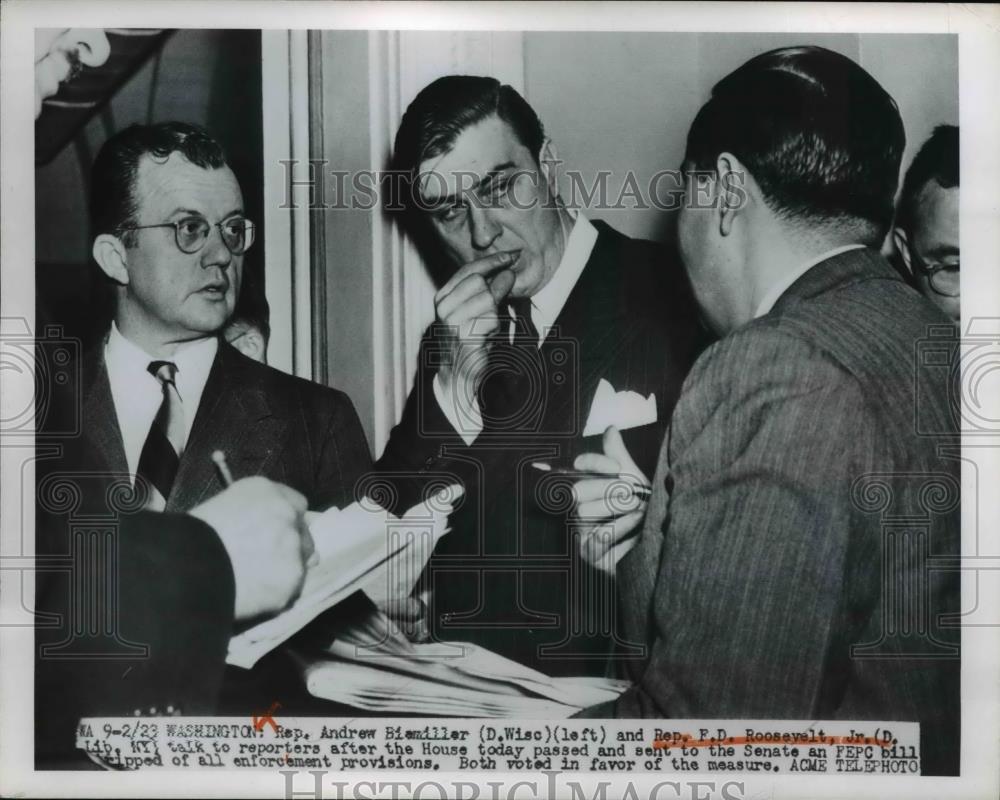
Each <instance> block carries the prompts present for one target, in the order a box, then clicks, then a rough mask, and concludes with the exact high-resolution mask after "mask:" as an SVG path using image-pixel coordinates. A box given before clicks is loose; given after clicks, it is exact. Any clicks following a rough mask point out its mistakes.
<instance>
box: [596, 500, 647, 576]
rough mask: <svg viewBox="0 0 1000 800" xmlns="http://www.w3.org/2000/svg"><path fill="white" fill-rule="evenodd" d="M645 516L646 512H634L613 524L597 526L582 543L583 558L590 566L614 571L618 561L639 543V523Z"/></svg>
mask: <svg viewBox="0 0 1000 800" xmlns="http://www.w3.org/2000/svg"><path fill="white" fill-rule="evenodd" d="M644 515H645V512H644V511H633V512H632V513H630V514H626V515H625V516H622V517H619V518H618V519H616V520H614V521H613V522H608V523H604V524H601V525H595V526H594V527H593V528H591V529H590V530H589V531H588V532H587V533H586V534H585V535H584V537H583V538H582V539H581V541H580V555H581V557H582V558H583V559H584V561H586V562H587V563H588V564H591V565H593V566H595V567H599V568H601V569H604V570H605V571H613V568H614V566H615V565H616V564H617V563H618V561H619V560H620V559H621V558H622V557H624V556H625V554H626V553H628V551H629V550H631V549H632V548H633V547H635V545H636V542H638V541H639V536H638V531H639V523H640V522H641V521H642V518H643V516H644ZM609 568H610V570H609Z"/></svg>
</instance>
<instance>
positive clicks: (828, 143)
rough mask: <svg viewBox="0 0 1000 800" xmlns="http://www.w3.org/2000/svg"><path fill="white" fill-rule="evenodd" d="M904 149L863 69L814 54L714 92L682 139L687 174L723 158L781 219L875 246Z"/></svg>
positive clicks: (732, 78)
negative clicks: (745, 175) (731, 159)
mask: <svg viewBox="0 0 1000 800" xmlns="http://www.w3.org/2000/svg"><path fill="white" fill-rule="evenodd" d="M905 141H906V139H905V135H904V132H903V122H902V119H901V118H900V116H899V110H898V108H897V106H896V103H895V101H894V100H893V99H892V97H891V96H890V95H889V94H888V93H887V92H886V91H885V90H884V89H883V88H882V87H881V86H880V85H879V84H878V82H877V81H876V80H875V79H874V78H872V76H871V75H869V74H868V73H867V72H865V70H864V69H862V68H861V67H860V66H858V65H857V64H856V63H854V62H853V61H851V59H849V58H847V57H846V56H842V55H840V54H839V53H835V52H833V51H831V50H827V49H825V48H822V47H813V46H802V47H786V48H781V49H778V50H772V51H770V52H767V53H763V54H762V55H759V56H757V57H755V58H753V59H751V60H750V61H748V62H747V63H745V64H744V65H743V66H741V67H740V68H739V69H737V70H736V71H735V72H732V73H730V74H729V75H727V76H726V77H725V78H723V79H722V80H721V81H719V82H718V83H717V84H716V85H715V87H714V88H713V90H712V96H711V99H710V100H709V101H708V102H707V103H706V104H705V105H704V106H702V108H701V110H700V111H699V112H698V115H697V117H696V118H695V121H694V122H693V123H692V125H691V129H690V132H689V133H688V139H687V152H686V155H685V169H688V170H690V169H694V170H713V169H714V168H715V163H716V159H717V157H718V156H719V154H720V153H724V152H728V153H731V154H733V155H734V156H736V158H737V159H739V161H740V162H741V163H742V164H743V165H744V166H745V167H746V168H747V170H749V172H750V173H751V175H752V176H753V179H754V180H755V181H756V183H757V185H758V186H759V187H760V191H761V193H762V195H763V197H764V200H765V202H766V203H767V205H768V206H769V207H770V208H771V209H772V210H773V211H774V212H775V213H776V214H778V215H779V216H781V217H782V218H784V219H785V220H787V221H789V222H790V223H793V224H801V225H802V226H803V228H805V229H815V228H816V227H820V228H824V229H827V228H828V229H829V230H830V232H831V233H835V234H842V235H843V236H846V237H849V238H851V239H852V240H853V241H857V242H859V243H863V244H867V245H872V246H878V245H879V244H880V243H881V241H882V240H883V239H884V238H885V234H886V233H887V231H888V228H889V225H890V223H891V221H892V215H893V198H894V196H895V193H896V186H897V183H898V180H899V165H900V159H901V158H902V154H903V148H904V145H905Z"/></svg>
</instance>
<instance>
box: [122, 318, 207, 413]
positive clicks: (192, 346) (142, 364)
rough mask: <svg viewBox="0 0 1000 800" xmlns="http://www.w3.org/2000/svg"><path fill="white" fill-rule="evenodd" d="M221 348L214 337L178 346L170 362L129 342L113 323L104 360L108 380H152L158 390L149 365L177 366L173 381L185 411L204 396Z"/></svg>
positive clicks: (127, 381)
mask: <svg viewBox="0 0 1000 800" xmlns="http://www.w3.org/2000/svg"><path fill="white" fill-rule="evenodd" d="M218 349H219V340H218V339H217V338H216V337H215V336H209V337H208V338H205V339H198V340H197V341H193V342H184V343H183V344H180V345H178V347H177V349H176V350H175V351H174V354H173V355H172V356H171V357H170V358H168V359H161V358H156V357H154V356H151V355H150V354H149V353H147V352H146V351H145V350H143V349H142V348H141V347H139V345H137V344H136V343H135V342H133V341H131V340H130V339H127V338H126V337H125V336H124V335H123V334H122V332H121V331H120V330H118V325H117V323H112V324H111V333H110V334H109V335H108V343H107V345H106V347H105V350H104V359H105V363H106V364H107V367H108V373H109V377H112V376H113V379H117V380H119V381H124V382H125V383H131V382H133V381H139V380H146V379H149V380H150V381H152V382H153V384H154V385H155V386H157V387H158V386H159V381H157V379H156V376H155V375H152V374H151V373H150V372H149V370H148V369H147V367H148V366H149V363H150V362H151V361H172V362H174V364H176V365H177V375H176V377H175V379H174V382H175V383H176V385H177V393H178V394H179V395H180V397H181V402H183V403H184V406H185V408H194V409H197V407H198V406H197V403H198V401H200V400H201V393H202V390H203V389H204V388H205V383H206V382H207V381H208V373H209V372H210V371H211V369H212V362H213V361H214V360H215V354H216V352H217V351H218ZM142 376H145V377H142ZM132 385H134V383H133V384H132Z"/></svg>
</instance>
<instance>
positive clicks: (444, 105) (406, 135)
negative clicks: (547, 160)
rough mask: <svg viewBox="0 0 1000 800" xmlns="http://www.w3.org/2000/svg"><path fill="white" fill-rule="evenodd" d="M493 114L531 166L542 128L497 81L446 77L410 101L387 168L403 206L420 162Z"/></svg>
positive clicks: (542, 137) (529, 110) (524, 104)
mask: <svg viewBox="0 0 1000 800" xmlns="http://www.w3.org/2000/svg"><path fill="white" fill-rule="evenodd" d="M494 115H495V116H497V117H499V118H500V119H502V120H503V121H504V122H506V123H507V124H508V125H510V127H511V128H512V129H513V131H514V134H515V135H516V136H517V138H518V140H519V141H520V142H521V144H523V145H524V146H525V147H526V148H528V152H530V153H531V155H532V157H533V158H534V159H535V161H536V163H537V161H538V154H539V151H540V150H541V149H542V143H543V142H544V141H545V130H544V129H543V127H542V123H541V121H540V120H539V119H538V115H537V114H535V111H534V109H532V107H531V106H529V105H528V103H527V101H525V99H524V98H523V97H521V95H519V94H518V93H517V91H515V90H514V89H513V88H512V87H510V86H508V85H506V84H502V83H500V81H498V80H497V79H496V78H486V77H478V76H474V75H446V76H445V77H443V78H438V79H437V80H436V81H434V82H433V83H430V84H428V85H427V86H425V87H424V88H423V89H421V90H420V93H419V94H418V95H417V96H416V97H415V98H414V99H413V102H412V103H410V105H409V107H408V108H407V109H406V113H405V114H403V119H402V120H401V122H400V124H399V130H398V131H397V132H396V141H395V144H394V146H393V159H392V168H393V169H394V170H398V171H399V172H400V173H403V181H404V183H405V186H404V187H401V188H403V189H404V191H403V197H402V199H403V202H404V204H406V203H407V202H408V201H412V200H413V199H414V197H415V196H414V195H412V193H411V189H412V179H413V177H414V176H415V172H416V170H417V168H418V167H419V166H420V164H421V163H423V162H424V161H426V160H427V159H428V158H435V157H436V156H440V155H443V154H445V153H447V152H448V151H449V150H451V148H452V147H454V145H455V140H456V139H458V137H459V135H460V134H461V133H462V131H464V130H465V129H466V128H469V127H471V126H472V125H475V124H476V123H479V122H482V121H483V120H485V119H487V118H489V117H491V116H494Z"/></svg>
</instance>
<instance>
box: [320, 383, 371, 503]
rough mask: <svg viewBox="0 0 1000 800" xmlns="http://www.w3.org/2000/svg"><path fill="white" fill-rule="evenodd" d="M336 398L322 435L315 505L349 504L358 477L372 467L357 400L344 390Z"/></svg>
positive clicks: (337, 392) (353, 494) (351, 500)
mask: <svg viewBox="0 0 1000 800" xmlns="http://www.w3.org/2000/svg"><path fill="white" fill-rule="evenodd" d="M332 398H333V402H332V412H331V413H330V414H329V416H328V417H327V418H326V419H327V423H326V429H325V430H324V431H322V432H321V435H320V438H319V441H320V444H319V448H320V450H319V467H318V474H317V476H316V486H317V487H318V491H317V497H315V498H310V503H309V505H310V507H311V508H314V509H317V508H319V509H322V508H328V507H330V506H336V507H337V508H343V507H344V506H349V505H350V504H351V503H353V502H354V500H355V489H356V487H357V484H358V481H359V480H360V479H361V477H362V476H363V475H365V474H366V473H368V472H369V471H370V470H371V467H372V456H371V451H370V450H369V448H368V439H367V438H366V437H365V431H364V428H362V427H361V420H360V419H359V418H358V412H357V411H356V410H355V408H354V403H352V402H351V399H350V398H349V397H348V396H347V395H346V394H344V393H343V392H340V391H334V392H332Z"/></svg>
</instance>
